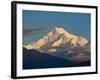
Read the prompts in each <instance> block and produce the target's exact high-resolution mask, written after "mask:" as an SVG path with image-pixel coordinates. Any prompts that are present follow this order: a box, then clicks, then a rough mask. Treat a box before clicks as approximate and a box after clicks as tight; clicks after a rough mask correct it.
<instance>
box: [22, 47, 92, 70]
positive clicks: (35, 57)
mask: <svg viewBox="0 0 100 80" xmlns="http://www.w3.org/2000/svg"><path fill="white" fill-rule="evenodd" d="M76 66H90V61H86V62H82V63H77V62H75V61H71V60H66V59H62V58H59V57H55V56H51V55H49V54H45V53H41V52H39V51H37V50H34V49H31V50H27V49H26V48H23V69H40V68H57V67H76Z"/></svg>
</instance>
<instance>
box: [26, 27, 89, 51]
mask: <svg viewBox="0 0 100 80" xmlns="http://www.w3.org/2000/svg"><path fill="white" fill-rule="evenodd" d="M87 43H88V40H87V39H85V38H84V37H82V36H77V35H74V34H70V33H69V32H67V31H66V30H64V29H63V28H62V27H55V28H54V29H53V30H52V31H50V32H49V33H48V34H47V35H45V36H44V37H43V38H42V39H40V40H38V41H36V42H34V43H30V44H28V45H26V46H24V47H25V48H27V49H37V50H38V49H41V48H43V47H44V48H45V47H46V48H47V47H58V46H84V45H85V44H87ZM54 50H55V49H54Z"/></svg>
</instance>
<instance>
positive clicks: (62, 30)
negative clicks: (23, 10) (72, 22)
mask: <svg viewBox="0 0 100 80" xmlns="http://www.w3.org/2000/svg"><path fill="white" fill-rule="evenodd" d="M53 32H54V33H59V34H62V33H65V32H66V31H65V30H64V29H63V28H62V27H58V26H56V27H55V28H54V29H53Z"/></svg>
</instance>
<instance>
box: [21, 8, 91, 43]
mask: <svg viewBox="0 0 100 80" xmlns="http://www.w3.org/2000/svg"><path fill="white" fill-rule="evenodd" d="M22 17H23V32H24V33H25V34H24V35H23V43H24V44H27V43H30V42H34V41H36V40H38V39H40V38H42V37H43V36H44V35H46V34H47V33H48V32H49V31H51V30H52V29H53V28H54V27H55V26H61V27H63V28H64V29H65V30H66V31H67V32H69V33H73V34H76V35H79V36H83V37H85V38H86V39H88V40H90V26H91V25H90V20H91V19H90V18H91V15H90V14H89V13H69V12H49V11H33V10H23V16H22Z"/></svg>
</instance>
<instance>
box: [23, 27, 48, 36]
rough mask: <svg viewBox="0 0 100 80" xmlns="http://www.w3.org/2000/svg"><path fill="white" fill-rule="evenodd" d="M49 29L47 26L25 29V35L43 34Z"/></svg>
mask: <svg viewBox="0 0 100 80" xmlns="http://www.w3.org/2000/svg"><path fill="white" fill-rule="evenodd" d="M45 31H47V28H34V29H23V35H24V36H26V35H31V34H32V35H35V34H41V33H43V32H45Z"/></svg>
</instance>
